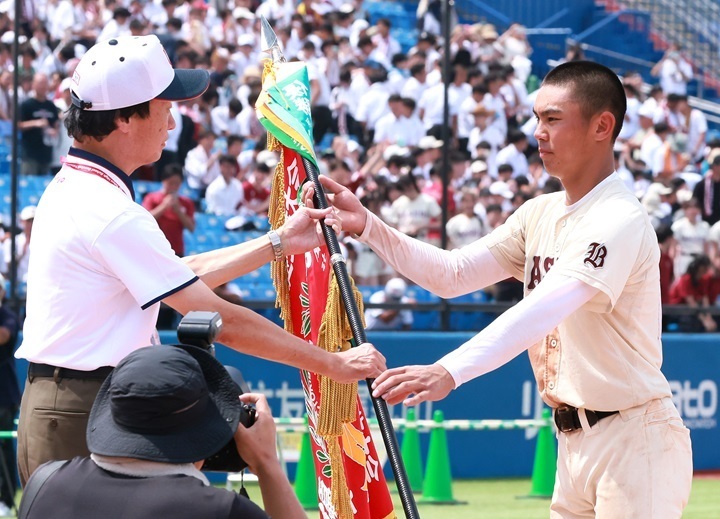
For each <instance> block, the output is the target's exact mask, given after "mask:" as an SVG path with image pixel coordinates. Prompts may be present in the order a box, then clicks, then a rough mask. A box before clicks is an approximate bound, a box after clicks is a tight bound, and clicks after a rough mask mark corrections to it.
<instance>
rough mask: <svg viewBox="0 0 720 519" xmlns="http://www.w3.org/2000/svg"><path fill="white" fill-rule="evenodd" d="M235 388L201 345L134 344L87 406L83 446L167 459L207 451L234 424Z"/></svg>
mask: <svg viewBox="0 0 720 519" xmlns="http://www.w3.org/2000/svg"><path fill="white" fill-rule="evenodd" d="M238 396H239V389H238V387H237V385H236V384H235V382H233V380H232V378H231V377H230V375H229V374H228V372H227V371H226V369H225V367H224V366H223V365H222V364H220V363H219V362H218V361H217V360H216V359H215V358H214V357H213V356H212V355H211V354H210V353H208V352H206V351H205V350H203V349H201V348H198V347H195V346H185V345H179V346H150V347H146V348H140V349H139V350H136V351H134V352H132V353H131V354H129V355H128V356H127V357H125V358H124V359H123V360H121V361H120V363H119V364H118V365H117V367H116V368H115V369H114V370H113V371H112V373H111V374H110V375H109V376H108V378H107V379H106V380H105V382H104V383H103V385H102V387H101V388H100V392H99V393H98V396H97V399H96V400H95V403H94V404H93V407H92V410H91V411H90V418H89V421H88V429H87V444H88V448H89V450H90V452H92V453H95V454H101V455H103V456H116V457H130V458H139V459H143V460H151V461H160V462H168V463H191V462H196V461H200V460H203V459H206V458H209V457H210V456H212V455H213V454H215V453H217V452H218V451H220V450H221V449H222V448H223V447H224V446H225V445H226V444H227V443H228V442H229V441H230V440H231V439H232V437H233V434H234V433H235V431H236V430H237V427H238V420H239V418H240V408H241V402H240V400H239V398H238Z"/></svg>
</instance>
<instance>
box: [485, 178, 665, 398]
mask: <svg viewBox="0 0 720 519" xmlns="http://www.w3.org/2000/svg"><path fill="white" fill-rule="evenodd" d="M485 240H486V241H485V243H486V244H487V247H488V248H489V250H490V252H491V253H492V254H493V256H494V257H495V259H496V260H497V261H498V262H499V263H500V264H501V265H502V266H503V268H504V269H506V270H507V271H508V272H510V273H512V274H513V275H514V276H515V277H516V278H517V279H519V280H522V281H523V283H524V286H525V294H526V295H527V294H528V293H530V292H531V291H532V290H533V289H534V288H536V287H537V286H538V284H540V283H542V281H543V279H544V278H545V277H546V276H548V275H551V273H552V275H564V276H569V277H572V278H576V279H579V280H580V281H582V282H584V283H587V284H589V285H591V286H593V287H595V288H597V289H598V290H599V291H598V293H597V295H596V296H595V297H594V298H593V299H591V300H590V301H589V302H588V303H586V304H585V305H583V306H582V307H581V308H579V309H578V310H577V311H576V312H575V313H573V314H571V315H570V316H569V317H568V318H567V319H565V320H564V321H563V322H562V323H560V325H559V326H558V327H557V328H556V329H555V330H554V332H553V333H551V334H549V335H548V336H546V337H545V339H544V340H542V341H541V342H539V343H537V344H535V345H533V346H532V347H531V348H530V349H529V351H528V353H529V355H530V361H531V363H532V366H533V371H534V372H535V377H536V379H537V383H538V388H539V390H540V393H541V395H542V398H543V400H544V401H545V402H546V403H547V404H549V405H551V406H552V407H557V406H558V405H560V404H569V405H572V406H575V407H583V408H587V409H593V410H598V411H613V410H618V409H628V408H631V407H634V406H636V405H639V404H642V403H645V402H647V401H649V400H651V399H654V398H662V397H666V396H671V392H670V387H669V385H668V382H667V380H666V379H665V377H664V375H663V374H662V373H661V371H660V366H661V364H662V346H661V342H660V333H661V304H660V280H659V267H658V265H659V260H660V251H659V248H658V244H657V238H656V236H655V233H654V231H653V228H652V226H651V224H650V220H649V218H648V216H647V213H646V212H645V210H644V209H643V207H642V206H641V205H640V203H639V202H638V201H637V199H636V198H635V197H634V196H633V194H632V193H630V192H629V191H628V190H627V188H626V187H625V186H624V184H623V182H622V180H621V179H620V178H619V177H618V175H617V174H616V173H613V174H612V175H611V176H609V177H608V178H606V179H605V180H603V181H602V182H601V183H600V184H598V185H597V186H596V187H595V188H594V189H593V190H592V191H590V192H589V193H588V194H587V195H585V196H584V197H583V198H582V199H581V200H580V201H578V202H577V203H575V204H573V205H571V206H568V205H566V204H565V193H563V192H560V193H553V194H549V195H542V196H540V197H538V198H535V199H533V200H530V201H529V202H527V203H525V204H523V205H522V206H521V207H520V208H519V209H518V210H517V211H516V212H515V213H514V214H513V215H512V216H511V217H510V218H508V220H507V222H506V223H505V224H504V225H502V226H501V227H499V228H498V229H496V230H495V231H494V232H493V233H492V234H491V235H489V236H487V237H486V238H485Z"/></svg>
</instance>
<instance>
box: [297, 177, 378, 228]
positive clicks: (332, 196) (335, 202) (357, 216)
mask: <svg viewBox="0 0 720 519" xmlns="http://www.w3.org/2000/svg"><path fill="white" fill-rule="evenodd" d="M320 183H321V184H322V186H323V189H324V191H325V195H326V197H327V199H328V202H329V203H330V204H331V205H332V206H333V207H334V208H335V209H336V215H337V216H338V217H339V220H340V223H341V225H342V229H343V231H348V232H351V233H354V234H362V232H363V230H364V229H365V222H366V221H367V210H366V209H365V207H363V205H362V204H361V203H360V200H358V198H357V197H356V196H355V195H354V194H352V192H351V191H350V190H349V189H348V188H346V187H345V186H343V185H341V184H338V183H337V182H335V181H334V180H332V179H331V178H329V177H325V176H321V177H320ZM314 195H315V187H314V186H313V185H312V182H307V183H306V184H305V185H304V186H303V202H304V203H305V205H306V206H308V207H314V205H313V196H314Z"/></svg>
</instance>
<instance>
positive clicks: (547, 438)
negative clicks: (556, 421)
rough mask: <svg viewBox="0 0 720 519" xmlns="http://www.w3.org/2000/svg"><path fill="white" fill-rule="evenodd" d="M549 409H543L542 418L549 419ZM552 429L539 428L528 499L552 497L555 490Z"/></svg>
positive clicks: (554, 449) (555, 450)
mask: <svg viewBox="0 0 720 519" xmlns="http://www.w3.org/2000/svg"><path fill="white" fill-rule="evenodd" d="M550 416H552V413H551V411H550V409H547V408H545V409H543V412H542V417H543V418H545V419H549V418H550ZM555 441H556V440H555V436H554V435H553V431H552V427H551V426H550V425H546V426H543V427H541V428H540V430H539V431H538V435H537V443H536V444H535V461H534V463H533V471H532V488H531V489H530V494H529V497H552V494H553V489H554V488H555V472H556V470H557V448H556V446H555Z"/></svg>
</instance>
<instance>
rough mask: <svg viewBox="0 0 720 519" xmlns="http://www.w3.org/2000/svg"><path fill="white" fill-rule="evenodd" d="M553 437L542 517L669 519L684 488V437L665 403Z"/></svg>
mask: <svg viewBox="0 0 720 519" xmlns="http://www.w3.org/2000/svg"><path fill="white" fill-rule="evenodd" d="M579 415H580V422H581V423H582V427H583V428H582V429H581V430H580V429H579V430H577V431H573V432H570V433H562V432H558V433H557V436H558V466H557V478H556V480H555V490H554V492H553V499H552V504H551V505H550V517H552V518H555V519H557V518H563V519H574V518H584V517H597V518H598V519H623V518H627V519H639V518H645V517H647V518H652V519H677V518H680V517H681V516H682V511H683V509H684V508H685V505H687V502H688V498H689V496H690V487H691V485H692V472H693V469H692V449H691V447H690V431H689V430H688V428H687V427H685V426H684V425H683V423H682V419H681V418H680V415H679V414H678V412H677V409H676V408H675V406H674V405H673V402H672V400H671V399H670V398H664V399H662V400H652V401H650V402H648V403H646V404H643V405H640V406H638V407H634V408H632V409H628V410H625V411H620V413H619V414H616V415H613V416H609V417H607V418H604V419H602V420H600V421H599V422H598V423H597V424H595V425H594V426H593V427H592V428H591V427H589V425H588V421H587V418H586V416H585V412H584V410H580V411H579Z"/></svg>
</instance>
